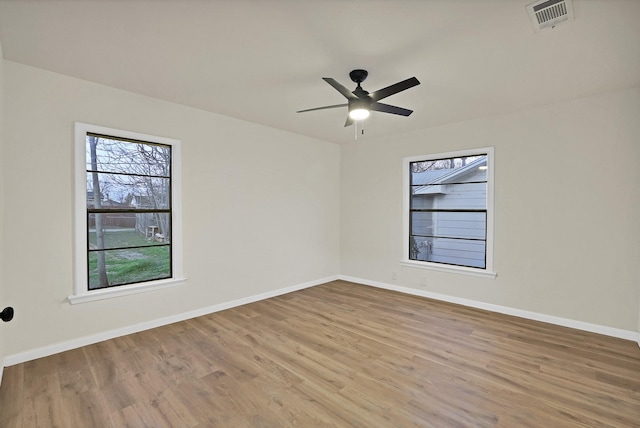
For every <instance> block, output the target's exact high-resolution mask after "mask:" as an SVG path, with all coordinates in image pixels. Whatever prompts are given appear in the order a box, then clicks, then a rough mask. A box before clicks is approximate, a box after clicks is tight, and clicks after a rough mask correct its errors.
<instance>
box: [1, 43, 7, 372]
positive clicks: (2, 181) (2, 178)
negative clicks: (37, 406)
mask: <svg viewBox="0 0 640 428" xmlns="http://www.w3.org/2000/svg"><path fill="white" fill-rule="evenodd" d="M3 111H4V60H3V59H2V44H0V310H2V309H4V307H5V306H6V305H7V304H8V303H7V302H6V300H5V295H4V294H5V293H4V286H5V285H4V267H3V265H4V170H5V169H4V157H3V153H4V114H3ZM6 328H8V326H0V381H1V380H2V372H3V368H4V364H3V362H4V357H5V355H6V354H5V344H4V336H5V334H4V331H5V329H6Z"/></svg>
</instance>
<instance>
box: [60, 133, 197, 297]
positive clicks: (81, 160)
mask: <svg viewBox="0 0 640 428" xmlns="http://www.w3.org/2000/svg"><path fill="white" fill-rule="evenodd" d="M88 132H92V133H96V134H102V135H111V136H114V137H121V138H127V139H132V140H141V141H148V142H150V143H158V144H165V145H169V146H171V147H172V150H171V192H172V193H171V211H172V225H171V249H172V256H171V260H172V267H171V269H172V270H171V272H172V277H171V278H167V279H162V280H157V281H149V282H141V283H135V284H128V285H121V286H117V287H110V288H102V289H97V290H89V287H88V284H87V241H86V240H87V212H86V210H87V194H86V192H87V183H86V174H87V164H86V136H87V133H88ZM74 168H75V171H74V202H75V204H74V232H75V237H74V262H75V269H74V270H75V277H74V290H73V294H71V295H70V296H69V297H68V299H69V302H70V303H72V304H76V303H84V302H91V301H96V300H103V299H110V298H114V297H121V296H127V295H131V294H137V293H142V292H146V291H151V290H158V289H161V288H166V287H171V286H175V285H180V284H183V283H184V281H185V280H186V278H185V277H184V273H183V271H182V202H181V189H182V182H181V176H182V174H181V173H182V170H181V159H180V141H179V140H174V139H171V138H165V137H156V136H153V135H146V134H140V133H138V132H131V131H122V130H119V129H113V128H106V127H104V126H97V125H90V124H86V123H80V122H76V123H75V145H74Z"/></svg>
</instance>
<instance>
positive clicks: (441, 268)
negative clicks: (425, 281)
mask: <svg viewBox="0 0 640 428" xmlns="http://www.w3.org/2000/svg"><path fill="white" fill-rule="evenodd" d="M400 264H401V265H402V266H405V267H412V268H418V269H427V270H435V271H438V272H448V273H457V274H462V275H468V276H475V277H479V278H488V279H495V278H496V276H497V274H496V273H495V272H491V271H488V270H484V269H474V268H468V267H464V266H452V265H443V264H439V263H429V262H418V261H415V260H401V261H400Z"/></svg>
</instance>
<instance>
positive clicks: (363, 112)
mask: <svg viewBox="0 0 640 428" xmlns="http://www.w3.org/2000/svg"><path fill="white" fill-rule="evenodd" d="M349 117H350V118H351V119H353V120H364V119H366V118H368V117H369V110H367V109H366V108H355V109H353V110H351V111H350V112H349Z"/></svg>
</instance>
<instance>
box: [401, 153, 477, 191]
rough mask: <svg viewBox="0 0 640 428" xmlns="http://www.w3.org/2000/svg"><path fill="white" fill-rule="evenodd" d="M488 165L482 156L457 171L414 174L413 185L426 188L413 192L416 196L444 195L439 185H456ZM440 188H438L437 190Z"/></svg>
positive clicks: (445, 170) (418, 188)
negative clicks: (468, 175)
mask: <svg viewBox="0 0 640 428" xmlns="http://www.w3.org/2000/svg"><path fill="white" fill-rule="evenodd" d="M485 165H487V157H486V156H482V157H480V158H478V159H476V160H474V161H473V162H469V163H468V164H467V165H465V166H463V167H461V168H456V169H440V170H434V171H424V172H420V173H414V174H413V177H412V183H413V184H414V185H420V184H423V185H424V186H421V187H416V188H414V190H413V194H414V195H420V194H425V195H426V194H434V193H442V190H441V189H440V186H438V185H439V184H447V183H455V182H458V181H459V180H460V179H461V177H463V176H465V175H467V174H469V173H473V172H475V169H476V168H478V167H480V166H485ZM436 187H438V188H436Z"/></svg>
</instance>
